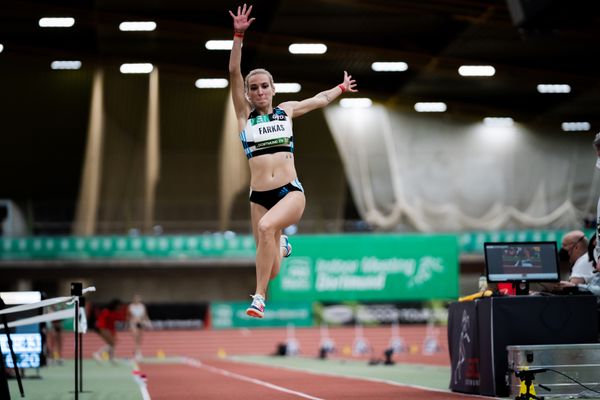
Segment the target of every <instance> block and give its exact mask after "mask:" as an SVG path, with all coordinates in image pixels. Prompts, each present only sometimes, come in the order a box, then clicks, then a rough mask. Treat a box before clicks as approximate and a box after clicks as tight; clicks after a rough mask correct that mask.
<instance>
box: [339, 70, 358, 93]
mask: <svg viewBox="0 0 600 400" xmlns="http://www.w3.org/2000/svg"><path fill="white" fill-rule="evenodd" d="M342 85H344V87H345V88H346V90H344V92H358V89H356V85H357V83H356V80H354V79H352V75H348V72H346V71H344V82H342Z"/></svg>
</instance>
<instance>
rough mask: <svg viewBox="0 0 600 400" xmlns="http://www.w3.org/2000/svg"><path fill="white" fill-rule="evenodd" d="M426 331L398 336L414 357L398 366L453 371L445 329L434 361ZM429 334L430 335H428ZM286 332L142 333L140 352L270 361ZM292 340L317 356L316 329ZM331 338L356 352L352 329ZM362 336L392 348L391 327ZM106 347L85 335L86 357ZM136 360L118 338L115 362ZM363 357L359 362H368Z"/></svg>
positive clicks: (376, 348)
mask: <svg viewBox="0 0 600 400" xmlns="http://www.w3.org/2000/svg"><path fill="white" fill-rule="evenodd" d="M427 333H428V331H427V328H426V327H425V326H423V325H418V326H415V325H410V326H401V327H400V329H399V335H400V336H401V337H402V338H403V339H404V341H405V342H406V343H407V345H408V347H409V348H410V351H407V352H405V353H402V354H400V355H399V356H398V357H396V358H395V360H396V361H399V362H407V363H420V364H430V365H450V359H449V355H448V344H447V335H446V328H445V327H441V328H436V331H433V333H434V334H437V336H436V338H437V341H438V343H439V346H440V351H438V352H435V353H433V354H431V355H423V352H422V349H423V340H424V339H425V337H426V335H427ZM430 333H431V332H430ZM287 334H288V333H287V330H286V329H285V328H283V329H227V330H194V331H183V330H182V331H147V332H144V338H143V345H142V352H143V353H144V356H147V357H156V356H157V354H158V353H159V352H160V354H161V355H163V354H164V355H165V356H167V357H170V356H186V357H193V358H207V357H208V358H212V357H215V356H217V355H218V354H219V355H223V354H225V355H243V354H259V355H267V354H272V353H274V352H275V349H276V347H277V344H278V343H281V342H285V341H286V338H287ZM294 336H295V338H296V340H297V341H298V343H299V344H300V348H301V354H302V355H307V356H311V357H312V356H316V355H317V354H318V350H319V343H320V341H321V336H320V331H319V329H318V328H296V329H295V333H294ZM329 336H330V337H331V339H333V340H334V342H335V346H336V348H337V349H338V353H337V355H338V356H342V355H344V354H342V350H343V349H344V348H347V349H348V348H352V343H353V342H354V339H355V330H354V328H345V327H344V328H330V329H329ZM363 336H364V337H365V338H366V339H367V341H368V342H369V343H370V345H371V347H372V349H373V356H375V357H377V358H381V357H382V355H383V351H384V350H385V349H386V348H388V347H389V343H390V337H391V329H390V328H389V327H383V328H382V327H376V328H367V327H365V328H363ZM64 340H65V345H64V347H65V357H66V358H72V357H73V346H72V345H71V343H72V341H73V336H72V335H65V339H64ZM101 346H102V341H101V339H100V337H99V336H98V335H97V334H96V333H94V332H90V333H88V334H86V335H84V347H83V350H84V352H83V354H84V357H91V353H92V352H93V351H96V350H97V349H98V348H100V347H101ZM132 355H133V340H132V338H131V335H130V334H129V332H128V331H123V332H119V333H118V334H117V357H122V358H128V357H131V356H132ZM370 357H371V355H364V356H362V357H361V358H370Z"/></svg>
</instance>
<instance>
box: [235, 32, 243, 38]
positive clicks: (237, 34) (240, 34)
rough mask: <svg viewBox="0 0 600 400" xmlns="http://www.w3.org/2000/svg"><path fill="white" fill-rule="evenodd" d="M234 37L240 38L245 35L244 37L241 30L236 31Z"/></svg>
mask: <svg viewBox="0 0 600 400" xmlns="http://www.w3.org/2000/svg"><path fill="white" fill-rule="evenodd" d="M233 37H239V38H243V37H244V34H243V33H240V32H234V33H233Z"/></svg>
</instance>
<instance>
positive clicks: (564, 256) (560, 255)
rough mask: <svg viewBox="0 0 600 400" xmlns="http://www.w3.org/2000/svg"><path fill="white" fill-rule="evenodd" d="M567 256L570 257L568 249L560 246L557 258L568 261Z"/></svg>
mask: <svg viewBox="0 0 600 400" xmlns="http://www.w3.org/2000/svg"><path fill="white" fill-rule="evenodd" d="M569 258H571V257H569V251H568V250H567V249H563V248H561V249H560V250H559V251H558V259H559V260H560V261H569Z"/></svg>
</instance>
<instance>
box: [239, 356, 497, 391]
mask: <svg viewBox="0 0 600 400" xmlns="http://www.w3.org/2000/svg"><path fill="white" fill-rule="evenodd" d="M228 361H233V362H236V363H238V364H248V365H262V366H266V367H269V368H275V369H283V370H286V371H296V372H305V373H307V374H312V375H317V376H331V377H334V378H345V379H354V380H359V381H368V382H375V383H385V384H387V385H392V386H400V387H407V388H412V389H419V390H426V391H429V392H437V393H448V394H456V395H465V396H469V397H474V398H482V399H500V397H489V396H483V395H478V394H470V393H459V392H452V391H450V390H449V389H448V390H444V389H435V388H430V387H427V386H420V385H412V384H409V383H400V382H395V381H392V380H388V379H382V378H372V377H368V376H356V375H344V374H341V373H336V372H327V371H313V370H311V369H308V368H303V367H286V366H282V365H267V364H263V363H260V362H253V361H248V360H240V359H238V358H236V357H231V358H228Z"/></svg>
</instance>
